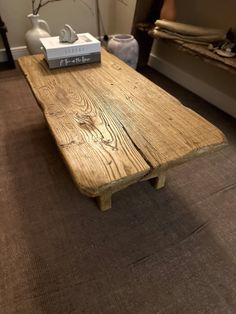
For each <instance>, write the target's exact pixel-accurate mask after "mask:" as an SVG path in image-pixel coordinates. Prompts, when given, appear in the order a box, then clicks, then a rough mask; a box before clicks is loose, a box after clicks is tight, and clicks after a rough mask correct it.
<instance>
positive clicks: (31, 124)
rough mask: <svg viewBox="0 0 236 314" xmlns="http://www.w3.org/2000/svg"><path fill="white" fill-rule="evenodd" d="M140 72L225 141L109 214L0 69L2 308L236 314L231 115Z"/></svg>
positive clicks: (23, 89)
mask: <svg viewBox="0 0 236 314" xmlns="http://www.w3.org/2000/svg"><path fill="white" fill-rule="evenodd" d="M144 74H145V75H147V76H148V77H150V78H152V79H153V80H154V81H155V82H157V83H158V84H159V85H160V86H162V87H164V88H165V89H166V90H167V91H169V92H170V93H171V94H173V95H175V96H176V97H178V98H179V99H180V100H181V101H182V102H183V103H184V104H185V105H186V106H189V107H191V108H193V109H194V110H195V111H197V112H199V113H200V114H201V115H203V116H204V117H206V118H207V119H208V120H210V121H211V122H213V123H214V124H215V125H217V126H218V127H219V128H220V129H221V130H222V131H223V132H224V133H225V134H226V135H227V137H228V139H229V142H230V145H229V146H228V147H227V148H225V149H223V150H221V151H219V152H216V153H214V154H212V155H208V156H204V157H201V158H199V159H196V160H194V161H191V162H188V163H186V164H184V165H181V166H179V167H177V168H175V169H173V170H171V171H169V174H168V182H167V186H166V187H165V188H164V189H162V190H160V191H155V190H154V189H153V188H152V187H151V185H150V184H149V183H148V182H143V183H138V184H135V185H133V186H131V187H129V188H127V189H126V190H123V191H121V192H119V193H117V194H116V195H115V196H114V197H113V209H112V210H110V211H108V212H106V213H102V212H100V211H99V210H98V209H97V207H96V205H95V203H94V202H93V200H91V199H88V198H86V197H85V196H83V195H81V194H80V193H79V192H78V190H77V188H76V187H75V185H74V184H73V182H72V179H71V177H70V175H69V173H68V171H67V169H66V168H65V165H64V163H63V161H62V159H61V157H60V155H59V153H58V151H57V148H56V146H55V144H54V141H53V139H52V137H51V136H50V133H49V131H48V128H47V126H46V124H45V121H44V119H43V116H42V114H41V112H40V110H39V109H38V106H37V104H36V102H35V100H34V97H33V96H32V94H31V91H30V89H29V87H28V85H27V83H26V81H25V79H24V77H23V76H22V74H21V73H20V72H19V71H18V70H11V71H5V72H1V73H0V137H1V140H0V217H1V218H0V313H1V314H12V313H21V314H34V313H37V314H39V313H49V314H67V313H68V314H69V313H78V314H80V313H96V314H97V313H109V314H110V313H111V314H113V313H124V314H126V313H132V314H133V313H134V314H136V313H142V314H152V313H155V314H156V313H162V314H172V313H179V314H185V313H186V314H190V313H191V314H192V313H193V314H195V313H217V314H218V313H219V314H229V313H236V128H235V119H233V118H231V117H229V116H228V115H226V114H224V113H223V112H221V111H220V110H218V109H216V108H214V107H213V106H211V105H210V104H208V103H207V102H205V101H203V100H202V99H200V98H198V97H197V96H195V95H193V94H192V93H190V92H188V91H186V90H184V89H183V88H181V87H179V86H178V85H176V84H175V83H173V82H171V81H169V80H168V79H166V78H165V77H163V76H161V75H160V74H158V73H156V72H154V71H152V70H151V69H145V70H144Z"/></svg>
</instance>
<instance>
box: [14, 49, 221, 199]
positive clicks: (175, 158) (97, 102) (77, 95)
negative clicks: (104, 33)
mask: <svg viewBox="0 0 236 314" xmlns="http://www.w3.org/2000/svg"><path fill="white" fill-rule="evenodd" d="M19 64H20V66H21V68H22V70H23V72H24V73H25V75H26V78H27V80H28V82H29V84H30V86H31V88H32V91H33V93H34V95H35V97H36V99H37V101H38V103H39V105H40V107H41V109H42V110H43V113H44V115H45V118H46V121H47V123H48V126H49V128H50V130H51V132H52V134H53V136H54V138H55V140H56V143H57V145H58V147H59V149H60V151H61V153H62V156H63V157H64V159H65V162H66V165H67V166H68V168H69V170H70V172H71V174H72V176H73V178H74V180H75V182H76V183H77V185H78V187H79V188H80V190H81V191H82V192H83V193H85V194H86V195H88V196H92V197H95V196H101V195H104V193H106V192H107V191H110V192H112V191H117V190H119V189H121V188H123V187H125V186H128V185H129V184H132V183H134V182H137V181H140V180H143V179H145V178H147V179H148V178H149V177H153V176H158V174H161V173H163V171H164V170H166V169H168V168H170V167H172V166H174V165H177V164H179V163H182V162H184V161H186V160H188V159H191V158H195V157H196V156H199V155H201V154H203V153H206V152H210V151H214V150H216V149H219V148H221V147H223V146H224V145H225V144H226V139H225V137H224V135H223V134H222V133H221V132H220V131H219V130H218V129H217V128H216V127H214V126H213V125H212V124H210V123H209V122H208V121H206V120H205V119H203V118H202V117H200V116H199V115H198V114H196V113H195V112H193V111H191V110H190V109H187V108H186V107H184V106H183V105H182V104H181V103H180V102H179V101H178V100H176V99H175V98H174V97H172V96H170V95H169V94H168V93H166V92H165V91H164V90H162V89H161V88H159V87H158V86H156V85H155V84H154V83H152V82H150V81H149V80H147V79H146V78H144V77H143V76H142V75H140V74H138V73H137V72H136V71H134V70H133V69H132V68H130V67H129V66H127V65H126V64H124V63H123V62H122V61H120V60H119V59H117V58H116V57H114V56H113V55H111V54H109V53H107V52H106V51H102V64H97V65H94V64H93V65H83V66H76V67H71V68H66V69H57V70H53V71H50V70H49V69H48V67H47V65H46V63H45V62H44V60H43V56H42V55H36V56H27V57H22V58H20V59H19Z"/></svg>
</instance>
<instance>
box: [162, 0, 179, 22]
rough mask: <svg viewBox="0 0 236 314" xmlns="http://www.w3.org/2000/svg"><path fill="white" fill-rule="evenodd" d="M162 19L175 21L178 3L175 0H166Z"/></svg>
mask: <svg viewBox="0 0 236 314" xmlns="http://www.w3.org/2000/svg"><path fill="white" fill-rule="evenodd" d="M160 19H161V20H168V21H175V20H176V3H175V0H164V2H163V6H162V8H161V12H160Z"/></svg>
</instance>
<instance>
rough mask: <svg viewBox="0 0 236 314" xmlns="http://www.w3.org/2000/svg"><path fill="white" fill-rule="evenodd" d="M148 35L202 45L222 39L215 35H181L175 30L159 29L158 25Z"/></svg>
mask: <svg viewBox="0 0 236 314" xmlns="http://www.w3.org/2000/svg"><path fill="white" fill-rule="evenodd" d="M149 35H150V36H152V37H154V38H157V37H160V38H165V39H173V40H180V41H184V42H189V43H195V44H202V45H209V43H214V42H216V41H219V40H222V39H219V36H217V35H200V36H190V35H183V34H179V33H175V32H171V31H168V30H165V29H161V28H159V27H155V28H154V29H152V30H151V31H150V32H149Z"/></svg>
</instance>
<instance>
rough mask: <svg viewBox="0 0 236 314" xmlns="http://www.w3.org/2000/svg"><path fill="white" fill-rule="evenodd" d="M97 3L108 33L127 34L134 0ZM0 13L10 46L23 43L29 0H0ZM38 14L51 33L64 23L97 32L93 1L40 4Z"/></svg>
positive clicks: (56, 31)
mask: <svg viewBox="0 0 236 314" xmlns="http://www.w3.org/2000/svg"><path fill="white" fill-rule="evenodd" d="M83 3H85V4H86V5H85V4H83ZM99 3H100V7H101V17H102V21H103V23H102V24H104V27H105V31H106V32H107V33H108V34H114V33H130V31H131V25H132V20H133V14H134V10H135V5H136V0H100V1H99ZM87 6H89V7H91V10H89V9H88V8H87ZM0 12H1V16H2V19H3V20H4V22H5V23H6V25H7V28H8V33H7V36H8V39H9V43H10V46H11V47H19V46H24V45H25V39H24V35H25V33H26V31H27V30H28V29H29V28H30V22H29V21H28V19H27V15H28V14H30V13H32V9H31V0H0ZM39 14H40V17H41V18H42V19H45V20H46V21H47V22H48V24H49V26H50V28H51V31H52V35H57V34H58V32H59V30H60V29H61V28H62V27H63V26H64V24H65V23H67V24H70V25H71V26H72V27H73V28H74V29H75V30H76V31H77V32H90V33H92V34H93V35H95V36H96V35H97V27H96V16H95V0H83V1H80V0H62V1H58V2H54V3H50V4H48V5H47V6H45V7H43V8H42V9H41V10H40V12H39ZM101 29H103V28H102V27H101ZM0 46H2V43H0Z"/></svg>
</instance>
